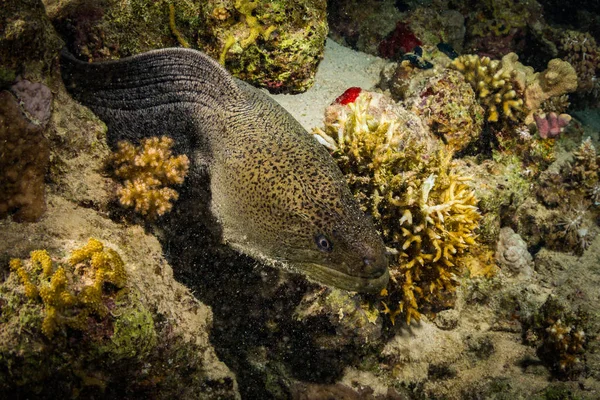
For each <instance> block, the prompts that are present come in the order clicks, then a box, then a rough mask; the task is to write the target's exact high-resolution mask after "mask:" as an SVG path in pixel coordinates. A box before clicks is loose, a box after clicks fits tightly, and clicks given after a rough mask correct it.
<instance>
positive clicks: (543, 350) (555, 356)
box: [524, 296, 588, 379]
mask: <svg viewBox="0 0 600 400" xmlns="http://www.w3.org/2000/svg"><path fill="white" fill-rule="evenodd" d="M587 320H588V316H587V315H586V313H584V312H581V311H579V312H573V311H571V310H569V309H567V308H566V307H565V306H564V305H563V304H561V303H560V302H559V301H558V300H557V299H556V298H555V297H552V296H551V297H549V298H548V300H547V301H546V302H545V303H544V305H543V306H542V307H541V308H540V310H539V312H538V313H536V314H534V315H533V316H532V317H531V318H530V320H529V321H527V323H526V324H525V326H524V339H525V342H526V343H527V344H529V345H531V346H535V347H537V354H538V356H539V357H540V359H541V360H542V361H543V362H544V364H545V365H546V366H547V367H548V368H549V369H550V371H551V372H552V374H553V375H554V376H555V377H557V378H559V379H577V378H578V377H580V376H581V375H582V374H583V373H585V352H586V347H587V341H588V338H587V335H586V324H587Z"/></svg>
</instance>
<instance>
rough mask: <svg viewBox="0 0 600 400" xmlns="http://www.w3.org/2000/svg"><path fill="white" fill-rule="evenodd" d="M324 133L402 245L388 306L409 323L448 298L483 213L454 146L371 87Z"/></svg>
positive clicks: (360, 194) (330, 119)
mask: <svg viewBox="0 0 600 400" xmlns="http://www.w3.org/2000/svg"><path fill="white" fill-rule="evenodd" d="M317 134H318V136H319V138H320V140H321V141H322V142H324V143H325V145H326V146H328V147H329V148H330V149H332V150H333V156H334V158H336V160H337V161H338V164H339V165H340V168H341V169H342V172H344V174H345V175H346V179H347V181H348V183H349V185H350V188H351V189H352V191H353V193H354V194H355V196H356V198H357V199H358V200H359V201H360V203H361V205H362V207H363V208H364V209H365V211H368V212H369V213H371V214H372V215H373V217H374V218H375V221H376V223H377V225H378V227H379V229H380V230H381V232H382V235H383V238H384V241H385V242H386V244H387V245H388V246H390V247H391V248H392V251H393V252H394V253H395V257H394V258H395V260H394V261H393V263H392V264H393V267H392V268H391V271H390V276H391V278H392V279H391V284H390V287H389V290H388V295H387V296H388V298H387V299H385V301H384V302H383V304H384V307H385V309H384V311H383V312H385V313H388V314H389V315H390V317H391V318H392V317H393V318H395V317H396V315H398V314H399V313H402V314H403V315H404V317H405V318H406V320H407V322H408V323H410V321H411V320H412V319H419V317H420V313H421V312H423V311H424V310H429V309H431V308H435V307H439V306H446V305H447V303H446V300H447V298H448V297H450V295H451V294H452V293H453V292H454V290H455V288H456V280H455V278H456V275H457V274H459V273H460V271H461V270H462V268H463V264H462V261H461V256H462V255H463V254H464V253H465V251H466V250H467V249H468V248H469V247H470V246H472V245H474V244H475V232H474V231H475V229H476V228H477V226H478V221H479V218H480V216H479V212H478V211H477V207H476V203H477V200H476V199H475V196H474V194H473V192H472V190H471V189H470V188H469V187H468V186H467V184H466V181H467V180H468V178H467V177H465V176H461V175H458V174H457V173H455V172H454V171H453V169H452V166H451V161H450V159H451V154H450V153H446V152H445V151H444V147H443V146H441V145H440V143H439V142H438V141H437V140H435V139H434V138H432V137H431V136H430V135H429V133H428V132H427V130H426V129H424V127H423V125H422V123H420V122H419V121H418V119H416V118H415V117H414V116H413V115H411V114H410V113H409V112H407V111H406V110H404V109H403V108H401V107H399V106H397V105H395V104H394V103H393V102H391V100H389V99H387V98H386V97H384V96H382V95H378V94H375V93H369V92H362V93H361V94H360V95H359V96H358V98H357V99H356V101H355V102H354V103H350V104H348V105H346V106H342V105H339V104H336V105H333V106H330V107H329V108H328V110H327V111H326V120H325V129H324V130H317ZM394 303H395V304H397V306H391V307H390V306H389V305H393V304H394Z"/></svg>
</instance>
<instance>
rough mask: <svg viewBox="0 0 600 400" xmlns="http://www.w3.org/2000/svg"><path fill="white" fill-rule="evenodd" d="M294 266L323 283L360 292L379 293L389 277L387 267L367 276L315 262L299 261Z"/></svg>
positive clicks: (310, 277)
mask: <svg viewBox="0 0 600 400" xmlns="http://www.w3.org/2000/svg"><path fill="white" fill-rule="evenodd" d="M296 267H297V268H298V269H299V270H301V271H302V272H304V273H305V274H306V275H307V276H308V278H309V279H311V280H314V281H316V282H318V283H321V284H323V285H329V286H335V287H337V288H339V289H344V290H349V291H352V292H360V293H379V292H380V291H381V290H382V289H383V288H385V287H386V286H387V284H388V281H389V279H390V274H389V271H388V269H387V268H385V269H384V270H383V271H381V272H378V273H374V274H371V275H370V276H368V277H364V276H356V275H348V274H346V273H343V272H340V271H338V270H336V269H333V268H330V267H327V266H325V265H322V264H317V263H299V264H296Z"/></svg>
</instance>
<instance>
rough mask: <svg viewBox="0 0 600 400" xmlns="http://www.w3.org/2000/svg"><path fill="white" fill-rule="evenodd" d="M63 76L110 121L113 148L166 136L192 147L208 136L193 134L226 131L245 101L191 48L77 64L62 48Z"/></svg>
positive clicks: (225, 75)
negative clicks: (232, 115) (228, 119)
mask: <svg viewBox="0 0 600 400" xmlns="http://www.w3.org/2000/svg"><path fill="white" fill-rule="evenodd" d="M61 72H62V77H63V81H64V82H65V86H66V87H67V89H68V91H69V92H70V93H71V95H72V96H73V97H74V98H75V99H76V100H78V101H79V102H81V103H82V104H84V105H85V106H87V107H89V108H91V109H92V111H94V113H96V114H97V115H98V116H99V117H100V118H101V119H102V120H103V121H104V122H105V123H106V125H107V126H108V128H109V130H110V131H111V133H109V141H110V142H112V143H113V144H114V143H116V142H117V141H118V140H124V139H125V140H130V141H133V142H137V141H139V140H140V139H142V138H144V137H150V136H161V135H168V136H171V137H173V138H174V139H175V140H176V142H180V145H182V146H194V145H197V144H198V143H197V141H198V140H202V139H206V138H201V137H194V136H197V135H194V134H192V133H191V132H192V131H194V130H195V131H197V132H198V131H200V132H202V131H205V132H204V133H205V134H211V132H210V130H211V129H212V130H213V131H214V130H215V129H216V130H218V131H221V130H223V128H222V127H220V126H219V123H222V122H223V121H224V120H225V119H224V118H223V117H224V116H226V115H227V114H228V113H229V112H231V111H234V110H236V109H239V108H243V107H244V104H246V103H247V97H246V94H244V93H243V91H241V90H240V89H239V88H238V85H237V84H236V83H235V81H234V80H233V78H232V77H231V75H229V73H228V72H227V71H226V70H225V69H224V68H223V67H221V66H220V65H219V64H218V63H217V62H216V61H214V60H213V59H211V58H210V57H208V56H207V55H205V54H204V53H201V52H199V51H196V50H190V49H180V48H173V49H160V50H153V51H149V52H147V53H143V54H140V55H136V56H132V57H127V58H123V59H121V60H116V61H107V62H98V63H86V62H83V61H79V60H77V59H76V58H75V57H74V56H73V55H72V54H70V53H69V52H68V51H66V50H63V51H62V53H61ZM213 133H214V132H213Z"/></svg>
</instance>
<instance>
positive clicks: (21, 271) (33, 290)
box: [9, 258, 38, 299]
mask: <svg viewBox="0 0 600 400" xmlns="http://www.w3.org/2000/svg"><path fill="white" fill-rule="evenodd" d="M9 265H10V270H11V271H13V272H14V273H16V274H17V275H18V276H19V278H20V279H21V282H22V283H23V286H25V295H26V296H27V297H29V298H30V299H34V298H36V297H37V295H38V288H37V287H36V286H35V285H34V284H33V283H32V282H31V279H29V274H28V273H27V271H26V270H25V268H24V267H23V263H22V262H21V260H19V259H18V258H13V259H11V260H10V263H9Z"/></svg>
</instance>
